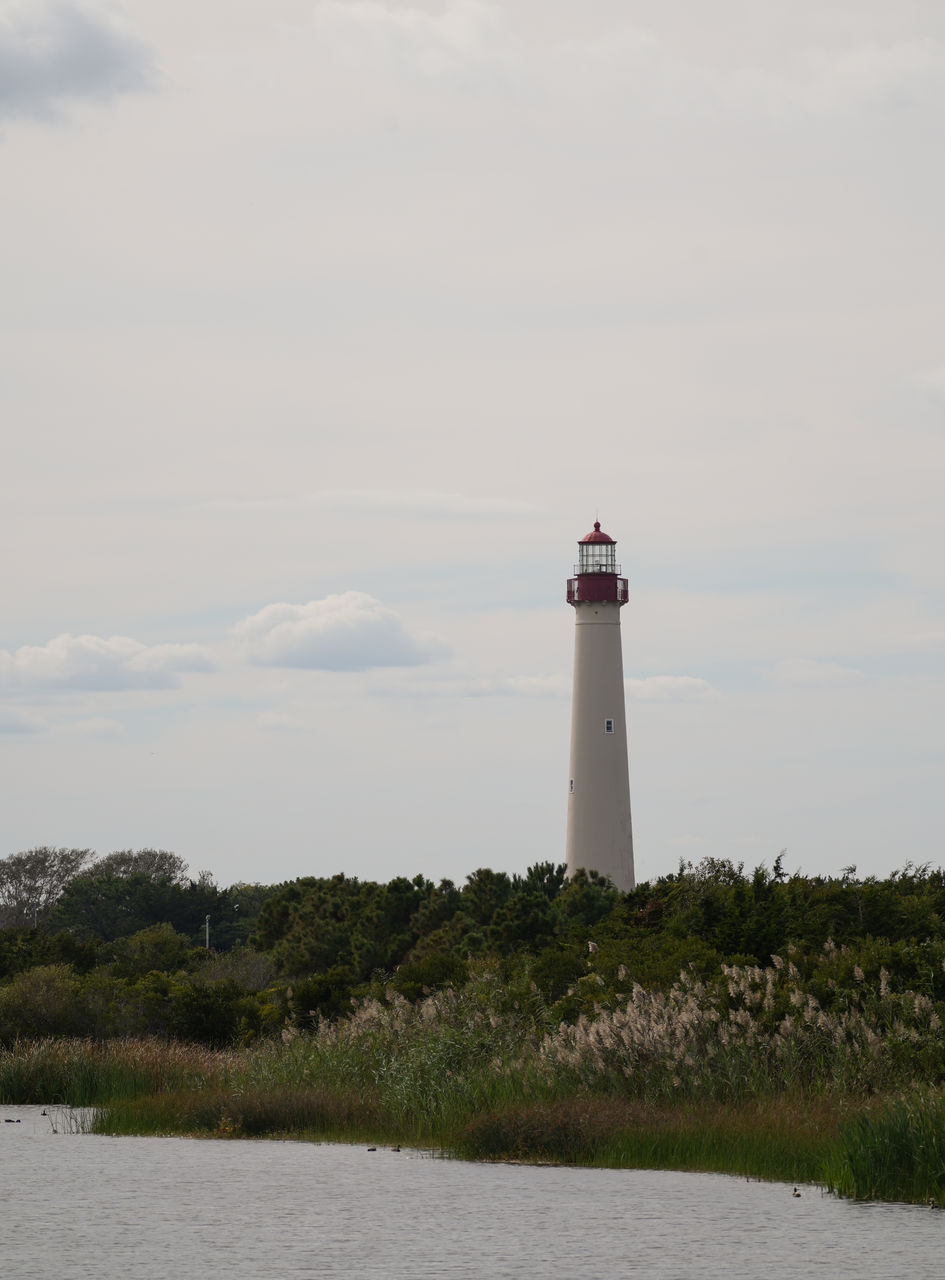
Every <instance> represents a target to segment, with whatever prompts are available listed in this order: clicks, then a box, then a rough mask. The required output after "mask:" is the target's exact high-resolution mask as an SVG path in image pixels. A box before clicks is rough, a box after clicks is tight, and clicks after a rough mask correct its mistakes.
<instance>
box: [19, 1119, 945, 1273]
mask: <svg viewBox="0 0 945 1280" xmlns="http://www.w3.org/2000/svg"><path fill="white" fill-rule="evenodd" d="M40 1110H41V1109H40V1108H38V1107H0V1205H2V1215H3V1232H2V1234H3V1242H2V1245H0V1273H2V1275H3V1277H4V1280H85V1278H86V1277H88V1278H89V1280H93V1278H94V1280H119V1278H121V1280H124V1278H125V1277H128V1280H171V1278H172V1280H177V1278H178V1277H187V1278H188V1280H189V1278H190V1277H193V1278H194V1280H216V1278H217V1277H220V1278H221V1280H222V1278H223V1277H227V1280H243V1277H245V1278H246V1280H260V1278H261V1277H278V1280H282V1278H283V1277H294V1276H313V1277H314V1276H317V1277H335V1276H344V1277H358V1278H361V1277H365V1278H373V1277H384V1280H418V1278H420V1277H437V1278H438V1280H447V1278H449V1280H452V1278H454V1277H455V1278H456V1280H459V1278H460V1277H463V1278H465V1277H470V1278H472V1277H475V1278H476V1280H493V1278H500V1277H501V1278H505V1277H509V1278H510V1280H512V1278H515V1280H519V1278H520V1277H527V1278H528V1280H585V1277H586V1278H587V1280H621V1278H622V1277H629V1276H632V1277H647V1280H702V1278H703V1277H721V1278H723V1280H742V1277H744V1278H745V1280H782V1278H783V1280H805V1278H806V1277H813V1276H817V1277H821V1276H822V1277H825V1280H826V1278H829V1280H833V1278H834V1277H841V1276H850V1277H856V1280H900V1278H901V1277H906V1276H908V1277H909V1278H910V1280H926V1278H928V1280H933V1277H934V1280H939V1277H941V1276H942V1274H943V1271H945V1212H934V1211H931V1210H929V1209H926V1208H915V1207H910V1206H905V1205H876V1204H867V1205H864V1204H854V1203H850V1202H847V1201H841V1200H835V1199H833V1198H831V1197H829V1196H825V1195H822V1194H821V1192H820V1191H819V1190H818V1189H817V1188H816V1187H807V1186H805V1187H802V1188H801V1191H802V1195H801V1198H800V1199H794V1198H793V1197H792V1195H791V1187H790V1186H787V1185H785V1184H783V1183H763V1182H746V1181H745V1180H744V1179H739V1178H729V1177H721V1176H715V1175H708V1174H680V1173H648V1172H639V1171H635V1170H634V1171H623V1170H598V1169H557V1168H547V1167H539V1168H536V1167H531V1166H523V1165H479V1164H465V1163H462V1162H459V1161H452V1160H441V1159H435V1158H433V1157H432V1156H431V1155H430V1154H429V1153H423V1152H414V1151H406V1150H405V1151H401V1152H395V1151H391V1150H390V1149H386V1148H381V1149H379V1150H377V1151H375V1152H369V1151H368V1150H367V1149H366V1148H365V1147H363V1146H362V1147H348V1146H331V1145H314V1144H309V1143H301V1142H241V1141H211V1140H205V1141H200V1140H193V1139H187V1138H101V1137H95V1136H91V1135H81V1134H74V1133H68V1132H64V1131H63V1130H64V1129H66V1128H67V1127H68V1116H67V1114H66V1113H63V1112H60V1111H56V1112H53V1114H52V1117H44V1116H42V1115H41V1114H40ZM5 1118H9V1119H12V1120H17V1119H18V1120H19V1121H20V1123H19V1124H15V1123H14V1124H6V1123H4V1122H3V1121H4V1119H5ZM53 1120H55V1122H56V1124H57V1126H58V1127H59V1129H60V1132H58V1133H56V1132H54V1131H53Z"/></svg>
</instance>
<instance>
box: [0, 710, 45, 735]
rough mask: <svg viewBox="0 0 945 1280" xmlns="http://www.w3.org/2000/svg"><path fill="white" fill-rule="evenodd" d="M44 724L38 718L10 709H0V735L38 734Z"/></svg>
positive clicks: (43, 727)
mask: <svg viewBox="0 0 945 1280" xmlns="http://www.w3.org/2000/svg"><path fill="white" fill-rule="evenodd" d="M45 728H46V724H45V722H44V721H42V720H40V719H39V717H38V716H32V715H29V714H28V713H27V712H25V711H17V710H15V709H14V708H12V707H0V733H39V731H40V730H41V729H45Z"/></svg>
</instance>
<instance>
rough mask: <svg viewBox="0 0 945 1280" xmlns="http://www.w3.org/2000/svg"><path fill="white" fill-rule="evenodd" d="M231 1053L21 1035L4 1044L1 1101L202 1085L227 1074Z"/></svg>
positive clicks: (83, 1101)
mask: <svg viewBox="0 0 945 1280" xmlns="http://www.w3.org/2000/svg"><path fill="white" fill-rule="evenodd" d="M228 1058H229V1055H227V1054H221V1053H215V1052H213V1051H212V1050H209V1049H203V1048H200V1047H199V1046H195V1045H185V1044H180V1043H177V1042H173V1041H172V1042H167V1041H162V1040H133V1039H123V1040H106V1041H101V1042H100V1041H94V1040H59V1039H52V1038H48V1039H44V1040H18V1041H16V1042H15V1043H14V1044H13V1045H11V1046H9V1047H7V1048H0V1103H6V1104H10V1105H14V1104H28V1103H53V1104H60V1103H61V1104H63V1105H66V1106H73V1107H84V1106H92V1105H95V1104H96V1103H101V1102H106V1101H109V1100H113V1099H119V1098H134V1097H141V1096H147V1095H150V1094H155V1093H162V1092H165V1091H166V1090H168V1089H175V1088H182V1087H188V1086H189V1087H195V1088H200V1087H202V1086H204V1085H205V1084H207V1083H208V1082H210V1081H211V1080H214V1079H218V1078H220V1077H221V1075H223V1074H225V1068H226V1065H227V1062H228Z"/></svg>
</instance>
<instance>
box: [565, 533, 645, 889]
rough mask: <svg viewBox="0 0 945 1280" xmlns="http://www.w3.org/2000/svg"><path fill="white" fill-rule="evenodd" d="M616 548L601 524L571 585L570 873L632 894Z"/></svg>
mask: <svg viewBox="0 0 945 1280" xmlns="http://www.w3.org/2000/svg"><path fill="white" fill-rule="evenodd" d="M616 548H617V544H616V542H614V540H613V538H610V537H608V536H607V534H606V533H604V532H602V530H601V527H600V522H599V521H597V522H595V524H594V529H593V531H592V532H591V533H589V534H588V535H587V537H586V538H582V539H581V541H580V542H579V543H578V563H577V564H576V565H575V566H574V571H575V577H573V578H570V579H569V580H568V604H570V605H573V606H574V622H575V627H574V690H573V693H572V701H571V778H570V783H569V789H568V839H567V852H566V860H567V866H568V875H572V876H573V875H574V873H575V871H577V870H578V868H580V867H583V868H584V869H585V870H586V871H598V872H600V874H601V875H604V876H607V877H608V879H610V880H612V881H613V882H614V884H615V885H616V886H617V888H618V889H622V890H624V891H627V890H629V889H632V888H633V887H634V884H635V880H634V876H633V832H632V830H631V826H630V764H629V758H628V755H627V712H626V702H625V697H624V688H623V655H622V652H621V647H620V610H621V609H622V608H623V606H624V605H625V604H626V603H627V579H626V578H621V577H620V566H619V565H618V564H617V562H616V554H617V553H616Z"/></svg>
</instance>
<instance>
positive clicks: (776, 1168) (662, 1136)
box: [456, 1099, 839, 1182]
mask: <svg viewBox="0 0 945 1280" xmlns="http://www.w3.org/2000/svg"><path fill="white" fill-rule="evenodd" d="M838 1123H839V1117H838V1115H837V1112H836V1109H835V1108H834V1107H832V1106H831V1105H829V1104H827V1103H821V1104H819V1105H818V1106H816V1107H813V1108H812V1107H811V1106H810V1105H809V1104H808V1103H806V1102H803V1101H801V1100H787V1099H776V1100H769V1101H766V1102H753V1103H745V1104H743V1105H741V1106H737V1107H734V1106H720V1105H718V1104H714V1103H709V1104H703V1105H700V1106H692V1105H685V1104H684V1105H682V1106H680V1107H677V1108H672V1107H669V1106H666V1105H665V1104H664V1105H661V1106H658V1107H651V1106H646V1105H643V1104H640V1103H633V1102H627V1101H621V1100H616V1099H580V1100H569V1101H566V1102H560V1103H555V1104H552V1105H550V1106H536V1107H525V1108H518V1109H515V1110H512V1111H508V1112H504V1113H500V1114H493V1115H483V1116H478V1117H476V1118H475V1119H473V1120H472V1121H470V1123H469V1124H468V1125H467V1126H466V1127H465V1128H464V1130H463V1131H462V1132H461V1133H460V1135H459V1138H458V1141H457V1143H456V1151H457V1153H458V1154H460V1155H463V1156H465V1157H467V1158H470V1159H479V1160H482V1159H493V1160H495V1159H514V1160H533V1161H542V1160H548V1161H553V1162H555V1163H563V1164H581V1165H596V1166H601V1167H606V1168H627V1169H686V1170H690V1171H694V1172H704V1173H731V1174H744V1175H745V1176H750V1177H756V1178H765V1179H777V1180H784V1181H805V1182H815V1181H818V1180H819V1178H820V1173H821V1169H822V1167H823V1163H824V1159H825V1157H826V1155H827V1153H828V1152H829V1150H830V1146H831V1142H832V1141H833V1139H834V1136H835V1134H836V1131H837V1128H838Z"/></svg>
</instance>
